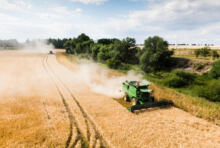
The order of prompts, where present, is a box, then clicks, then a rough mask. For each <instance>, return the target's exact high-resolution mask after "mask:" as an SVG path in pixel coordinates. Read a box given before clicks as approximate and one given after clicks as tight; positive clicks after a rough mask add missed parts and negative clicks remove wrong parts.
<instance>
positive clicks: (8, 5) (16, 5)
mask: <svg viewBox="0 0 220 148" xmlns="http://www.w3.org/2000/svg"><path fill="white" fill-rule="evenodd" d="M31 8H32V5H31V4H29V3H27V2H26V1H24V0H13V1H9V0H0V9H3V10H13V11H14V10H24V9H31Z"/></svg>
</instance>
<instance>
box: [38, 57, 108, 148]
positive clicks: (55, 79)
mask: <svg viewBox="0 0 220 148" xmlns="http://www.w3.org/2000/svg"><path fill="white" fill-rule="evenodd" d="M42 63H43V67H44V69H45V71H46V72H47V73H48V75H49V77H50V79H51V81H52V82H53V83H54V84H55V87H56V89H57V92H58V93H59V95H60V97H61V99H62V103H63V105H64V107H65V109H66V112H67V113H68V118H69V122H70V127H69V136H68V139H67V140H66V144H65V147H66V148H68V147H70V148H74V147H75V146H76V145H77V144H78V143H79V141H80V142H81V144H82V143H85V142H87V143H88V144H90V142H91V139H92V138H95V140H94V142H93V143H92V145H91V146H90V147H92V148H95V147H96V145H97V142H100V147H106V143H105V142H104V140H103V138H102V137H101V135H100V134H99V132H98V131H97V130H96V126H95V124H94V123H93V122H92V120H91V119H90V118H89V117H88V115H87V113H86V112H85V111H84V109H83V107H82V106H81V105H80V103H79V102H78V101H77V99H76V98H75V96H74V94H73V93H72V92H71V90H70V88H69V87H68V86H67V85H66V84H65V83H64V82H63V81H62V80H61V79H60V78H59V76H57V75H56V73H55V72H54V70H53V69H52V67H51V66H50V65H49V63H48V55H46V56H44V57H43V59H42ZM61 87H63V88H64V89H65V90H66V92H68V93H69V95H70V96H71V98H72V101H73V102H74V103H75V104H76V105H77V107H78V109H79V111H80V112H81V114H82V116H83V119H84V122H85V125H86V131H87V132H86V138H87V139H86V138H85V137H84V136H83V133H82V132H81V131H80V128H79V124H80V123H77V121H76V117H75V116H74V114H73V113H72V112H71V110H70V105H69V104H68V103H67V101H66V99H65V97H64V92H63V91H62V88H61ZM47 116H48V118H50V116H49V115H48V113H47ZM73 128H76V131H77V133H76V134H77V136H76V138H75V139H74V137H73V136H72V135H73ZM90 130H93V131H94V133H95V135H94V137H92V135H91V133H90ZM71 142H72V144H71Z"/></svg>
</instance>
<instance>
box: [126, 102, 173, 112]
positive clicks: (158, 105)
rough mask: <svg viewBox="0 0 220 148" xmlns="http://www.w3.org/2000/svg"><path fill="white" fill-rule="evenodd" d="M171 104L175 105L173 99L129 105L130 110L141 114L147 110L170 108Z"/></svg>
mask: <svg viewBox="0 0 220 148" xmlns="http://www.w3.org/2000/svg"><path fill="white" fill-rule="evenodd" d="M171 106H173V102H172V101H168V100H161V101H154V102H146V103H144V104H141V105H136V106H131V107H128V110H129V111H131V112H133V113H136V114H139V113H142V112H145V111H151V110H156V109H164V108H169V107H171Z"/></svg>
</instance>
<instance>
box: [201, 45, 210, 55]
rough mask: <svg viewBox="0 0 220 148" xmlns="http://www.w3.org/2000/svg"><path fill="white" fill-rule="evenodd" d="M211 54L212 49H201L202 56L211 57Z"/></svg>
mask: <svg viewBox="0 0 220 148" xmlns="http://www.w3.org/2000/svg"><path fill="white" fill-rule="evenodd" d="M210 53H211V49H210V47H204V48H201V49H200V54H201V55H202V56H203V57H207V56H209V55H210Z"/></svg>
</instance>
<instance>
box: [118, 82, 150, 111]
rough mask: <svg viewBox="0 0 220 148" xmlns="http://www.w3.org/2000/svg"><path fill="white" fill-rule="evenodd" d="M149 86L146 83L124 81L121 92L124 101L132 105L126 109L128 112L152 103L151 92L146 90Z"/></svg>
mask: <svg viewBox="0 0 220 148" xmlns="http://www.w3.org/2000/svg"><path fill="white" fill-rule="evenodd" d="M149 85H150V82H148V81H142V82H139V81H125V82H124V83H122V90H123V91H124V93H125V96H124V100H125V101H128V102H131V105H132V106H131V107H129V108H128V110H129V111H133V109H134V108H138V107H141V106H145V105H147V104H149V102H150V103H152V102H154V97H153V96H152V92H153V91H152V90H151V89H149V88H148V87H149ZM146 103H147V104H146Z"/></svg>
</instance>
